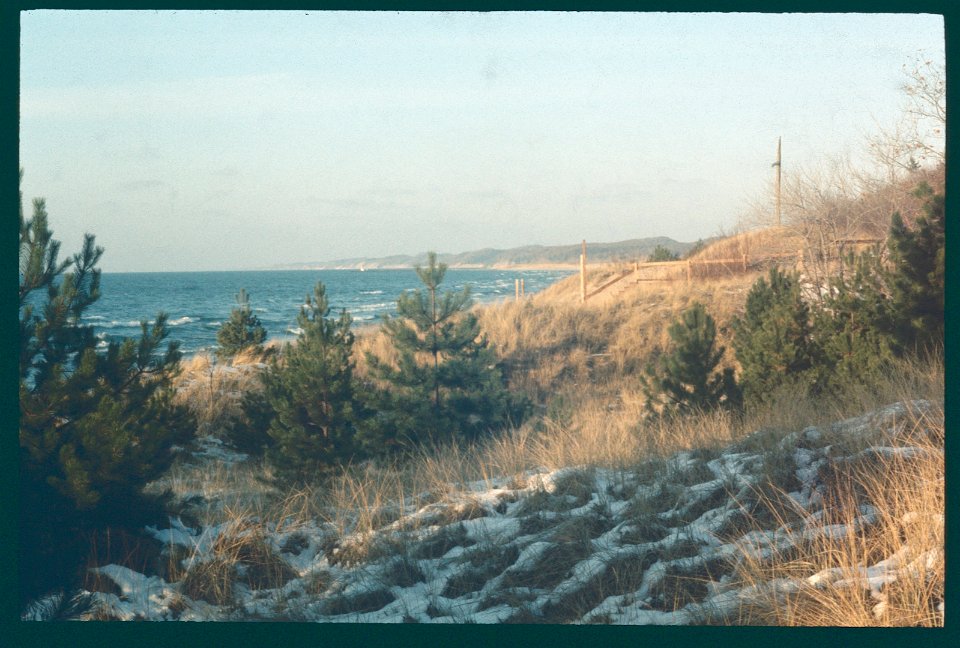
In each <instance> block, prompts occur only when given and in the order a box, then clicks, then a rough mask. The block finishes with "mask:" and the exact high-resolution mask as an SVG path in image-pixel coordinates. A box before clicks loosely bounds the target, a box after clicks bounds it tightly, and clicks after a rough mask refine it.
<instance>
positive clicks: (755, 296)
mask: <svg viewBox="0 0 960 648" xmlns="http://www.w3.org/2000/svg"><path fill="white" fill-rule="evenodd" d="M733 330H734V343H733V344H734V349H735V351H736V355H737V360H738V361H739V362H740V367H741V370H742V372H741V375H740V385H741V387H742V388H743V393H744V397H745V398H746V399H747V401H748V402H752V403H762V402H765V401H767V400H769V399H770V398H771V397H772V396H773V394H774V392H776V391H777V390H778V389H780V388H781V387H782V386H783V385H786V384H796V385H798V388H802V389H810V388H813V386H814V384H815V382H816V375H815V374H813V373H810V372H809V370H810V369H811V368H812V367H813V366H814V364H815V363H816V362H817V353H818V351H817V349H816V346H815V345H814V341H813V326H812V323H811V314H810V309H809V307H808V306H807V305H806V303H805V302H804V301H803V297H802V295H801V293H800V282H799V279H798V277H797V276H796V275H787V274H784V273H782V272H780V270H778V269H777V268H771V269H770V274H769V280H764V278H763V277H761V278H760V279H758V280H757V281H756V282H755V283H754V284H753V287H751V289H750V292H749V293H748V294H747V303H746V309H745V312H744V314H743V315H742V316H741V317H739V318H736V319H735V320H734V322H733Z"/></svg>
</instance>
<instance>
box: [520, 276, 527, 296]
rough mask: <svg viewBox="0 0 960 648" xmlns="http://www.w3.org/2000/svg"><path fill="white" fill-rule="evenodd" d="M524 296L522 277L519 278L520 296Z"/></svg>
mask: <svg viewBox="0 0 960 648" xmlns="http://www.w3.org/2000/svg"><path fill="white" fill-rule="evenodd" d="M525 296H526V287H525V286H524V285H523V279H521V280H520V297H521V298H522V297H525Z"/></svg>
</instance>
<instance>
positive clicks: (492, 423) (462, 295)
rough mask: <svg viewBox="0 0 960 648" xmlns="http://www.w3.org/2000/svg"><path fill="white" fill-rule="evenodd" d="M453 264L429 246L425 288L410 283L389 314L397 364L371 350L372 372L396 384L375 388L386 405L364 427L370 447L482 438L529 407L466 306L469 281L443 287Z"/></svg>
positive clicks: (421, 271) (422, 272) (421, 270)
mask: <svg viewBox="0 0 960 648" xmlns="http://www.w3.org/2000/svg"><path fill="white" fill-rule="evenodd" d="M446 270H447V266H446V264H443V263H437V256H436V254H435V253H433V252H431V253H429V255H428V260H427V265H426V267H421V266H417V268H416V272H417V276H418V277H419V278H420V281H421V282H423V285H424V287H425V288H426V290H414V291H405V292H404V293H403V294H402V295H401V296H400V298H399V300H398V301H397V312H398V314H399V316H400V317H399V318H386V319H385V321H384V323H383V326H382V330H383V331H384V332H385V333H386V335H387V336H389V338H390V339H391V340H392V342H393V345H394V347H395V349H396V351H397V356H398V362H397V366H395V367H394V366H391V365H389V364H387V363H385V362H382V361H380V359H378V358H377V357H375V356H373V355H370V354H368V361H369V363H370V365H371V369H372V372H373V375H374V376H376V377H377V378H379V379H381V380H384V381H386V382H388V383H389V384H390V385H391V389H390V390H388V391H386V392H381V393H379V394H377V395H376V396H377V398H376V401H375V403H374V407H375V409H377V410H378V411H379V413H378V415H377V417H375V418H374V419H373V420H372V421H371V425H370V426H368V428H367V429H366V431H365V435H364V436H365V438H366V440H367V443H368V446H370V447H378V448H385V447H386V448H389V447H397V446H403V445H406V444H408V443H418V442H423V441H435V442H436V441H446V440H451V439H460V440H470V439H475V438H477V437H478V436H479V435H480V434H482V433H483V432H485V431H487V430H490V429H491V428H495V427H498V426H502V425H504V424H505V423H506V422H507V420H508V418H509V417H510V416H511V415H519V414H520V412H521V411H522V408H523V404H522V403H518V402H514V401H513V400H512V399H511V398H510V395H509V394H508V392H507V391H506V389H505V387H504V385H503V378H502V376H501V374H500V371H499V369H497V368H496V365H495V359H494V357H493V352H492V351H491V349H490V348H489V347H488V345H487V341H486V338H485V337H484V336H483V335H482V334H481V332H480V324H479V321H478V320H477V317H476V316H475V315H474V314H473V313H470V312H469V311H468V310H467V309H468V308H469V306H470V290H469V287H466V288H464V289H463V290H462V291H459V292H450V291H447V292H444V293H443V294H441V293H440V292H439V287H440V285H441V283H442V282H443V279H444V276H445V274H446Z"/></svg>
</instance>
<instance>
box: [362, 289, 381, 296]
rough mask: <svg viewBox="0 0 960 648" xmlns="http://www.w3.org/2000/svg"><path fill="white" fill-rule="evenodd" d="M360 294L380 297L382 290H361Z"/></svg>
mask: <svg viewBox="0 0 960 648" xmlns="http://www.w3.org/2000/svg"><path fill="white" fill-rule="evenodd" d="M360 294H361V295H382V294H383V291H382V290H361V291H360Z"/></svg>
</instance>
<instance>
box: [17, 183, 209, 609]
mask: <svg viewBox="0 0 960 648" xmlns="http://www.w3.org/2000/svg"><path fill="white" fill-rule="evenodd" d="M22 200H23V199H22V195H21V205H20V251H19V256H20V290H19V293H20V294H19V310H20V350H19V351H20V353H19V355H20V368H19V377H20V430H19V437H20V485H21V490H20V493H21V499H20V505H21V521H20V540H21V556H20V558H21V562H20V565H21V573H22V574H23V578H22V580H21V595H22V596H24V597H29V596H34V595H37V594H40V593H42V592H43V591H44V590H45V589H48V588H51V587H54V586H58V585H59V586H62V585H65V584H68V583H69V582H71V581H72V580H74V579H75V577H76V575H77V573H78V571H77V570H78V569H79V562H80V561H81V560H82V559H83V557H84V555H85V552H86V550H87V548H86V547H85V546H84V541H83V538H84V536H85V535H86V534H89V533H92V532H93V531H95V530H96V529H97V528H102V527H104V526H106V525H112V526H120V527H124V526H125V527H127V528H136V527H138V526H142V524H143V523H144V515H145V514H146V513H147V512H155V511H156V510H157V509H156V507H155V506H153V505H152V504H150V503H149V502H148V500H147V498H145V497H144V496H142V494H141V489H142V486H143V485H144V484H146V483H147V482H148V481H150V480H151V479H154V478H155V477H157V476H158V475H159V474H160V473H161V472H162V471H163V470H164V469H165V468H166V467H167V466H168V465H169V464H170V462H171V461H172V457H173V455H172V453H171V448H172V446H173V445H174V444H177V443H182V442H184V441H185V440H186V439H187V438H189V436H190V434H191V433H192V431H193V424H192V421H191V419H190V416H189V414H188V412H187V411H186V409H185V408H182V407H179V406H175V405H174V404H173V402H172V397H173V390H172V386H171V383H172V379H173V377H174V375H175V373H176V371H177V369H178V361H179V358H180V352H179V350H178V348H177V346H178V345H177V344H176V343H170V344H169V345H168V347H167V350H166V352H165V353H160V345H161V343H162V342H163V340H164V338H165V337H166V335H167V328H166V316H165V315H164V314H163V313H160V314H158V315H157V317H156V321H155V323H154V324H153V325H152V326H151V325H149V324H148V323H147V322H143V323H142V324H141V328H142V333H141V336H140V339H139V340H134V339H125V340H122V341H111V342H110V343H109V344H108V345H107V348H106V350H105V351H104V352H100V353H98V352H97V349H96V342H97V340H96V338H95V336H94V332H93V328H92V327H91V326H89V325H85V324H83V321H82V317H83V313H84V311H85V310H86V309H87V308H88V307H89V306H90V305H91V304H93V303H94V302H95V301H96V300H97V298H98V297H99V295H100V271H99V270H98V269H97V268H96V264H97V263H98V262H99V260H100V257H101V255H102V254H103V249H102V248H100V247H98V246H96V244H95V239H94V237H93V236H92V235H89V234H88V235H86V236H85V238H84V242H83V247H82V249H81V251H80V252H79V253H78V254H76V255H74V256H73V258H72V259H67V260H64V261H58V256H59V249H60V245H59V243H58V242H57V241H55V240H54V239H53V233H52V231H51V230H50V229H49V226H48V216H47V212H46V206H45V203H44V201H43V200H42V199H37V200H35V201H34V204H33V206H34V210H33V217H32V218H30V219H25V218H24V216H23V205H22ZM150 522H153V520H150Z"/></svg>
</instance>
